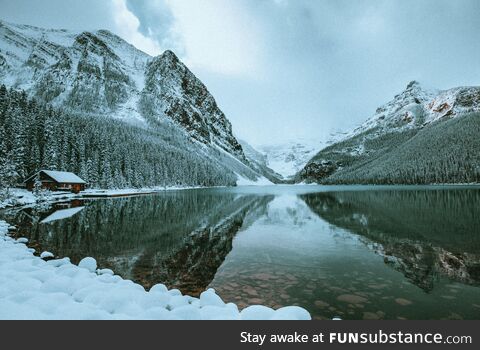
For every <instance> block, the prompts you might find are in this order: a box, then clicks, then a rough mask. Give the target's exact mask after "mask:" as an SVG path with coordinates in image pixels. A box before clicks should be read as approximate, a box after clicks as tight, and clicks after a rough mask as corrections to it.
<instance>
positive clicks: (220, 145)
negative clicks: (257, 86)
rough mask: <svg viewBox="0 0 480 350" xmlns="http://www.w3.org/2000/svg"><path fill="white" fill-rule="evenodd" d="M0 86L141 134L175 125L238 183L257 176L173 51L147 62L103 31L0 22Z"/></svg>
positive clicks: (199, 84)
mask: <svg viewBox="0 0 480 350" xmlns="http://www.w3.org/2000/svg"><path fill="white" fill-rule="evenodd" d="M0 84H5V85H6V86H7V87H12V88H15V89H21V90H24V91H26V92H27V94H28V95H29V96H30V97H35V98H37V99H38V100H41V101H44V102H47V103H49V104H51V105H52V106H54V107H56V108H59V109H61V110H62V111H71V112H75V113H82V114H83V115H92V116H97V115H101V116H107V117H111V118H114V119H119V120H121V121H124V122H127V123H129V124H133V125H136V126H139V127H142V128H162V127H164V126H168V127H172V126H173V127H175V128H176V129H178V130H180V131H181V132H183V133H185V134H186V135H187V136H188V137H189V138H190V139H191V140H192V142H194V143H196V144H197V145H198V147H197V148H198V152H199V153H203V154H204V155H205V156H209V157H216V158H217V160H218V161H220V162H222V163H223V164H224V165H225V167H226V168H227V169H228V170H229V171H232V172H234V173H237V174H239V175H240V176H241V177H243V178H248V179H250V180H253V181H254V180H256V179H258V178H260V177H261V175H260V174H258V173H257V172H256V171H255V170H253V169H252V166H251V165H250V163H249V162H248V160H247V158H246V157H245V154H244V152H243V149H242V147H241V145H240V144H239V142H238V141H237V139H236V138H235V137H234V136H233V133H232V125H231V123H230V121H229V120H228V119H227V118H226V116H225V115H224V113H223V112H222V111H221V110H220V109H219V107H218V105H217V103H216V101H215V99H214V97H213V96H212V95H211V94H210V93H209V92H208V90H207V88H206V87H205V85H204V84H203V83H202V82H201V81H200V80H199V79H197V78H196V77H195V75H194V74H193V73H192V72H191V71H190V70H189V69H188V68H187V67H186V66H185V65H184V64H183V63H182V62H181V61H180V60H179V59H178V57H177V56H176V55H175V54H174V53H173V52H171V51H166V52H164V53H163V54H162V55H160V56H158V57H151V56H149V55H147V54H146V53H144V52H142V51H140V50H138V49H136V48H135V47H134V46H132V45H130V44H129V43H127V42H126V41H124V40H123V39H121V38H120V37H118V36H116V35H114V34H112V33H110V32H109V31H105V30H99V31H95V32H83V33H74V32H70V31H66V30H51V29H42V28H37V27H33V26H28V25H17V24H11V23H6V22H2V21H0Z"/></svg>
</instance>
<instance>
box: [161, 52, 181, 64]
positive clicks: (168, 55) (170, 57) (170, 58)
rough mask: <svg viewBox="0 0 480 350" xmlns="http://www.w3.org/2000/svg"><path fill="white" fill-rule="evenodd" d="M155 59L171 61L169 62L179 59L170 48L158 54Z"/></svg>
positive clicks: (175, 61)
mask: <svg viewBox="0 0 480 350" xmlns="http://www.w3.org/2000/svg"><path fill="white" fill-rule="evenodd" d="M157 59H158V60H160V61H164V62H171V63H177V62H179V61H180V59H179V58H178V57H177V55H175V53H174V52H173V51H171V50H166V51H165V52H164V53H162V54H161V55H160V56H158V57H157Z"/></svg>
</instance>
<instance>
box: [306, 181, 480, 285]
mask: <svg viewBox="0 0 480 350" xmlns="http://www.w3.org/2000/svg"><path fill="white" fill-rule="evenodd" d="M300 197H301V198H302V199H303V200H304V201H305V203H307V205H308V206H309V207H310V209H311V210H312V211H313V212H315V213H316V214H317V215H319V216H320V217H321V218H322V219H324V220H326V221H327V222H329V223H331V224H333V225H335V226H337V227H341V228H344V229H347V230H349V231H351V232H353V233H356V234H359V235H361V236H363V237H366V238H367V239H368V240H367V241H366V243H367V244H368V245H369V246H370V247H371V248H372V249H374V250H375V251H376V252H377V253H378V254H381V255H382V256H384V257H385V262H386V263H387V264H391V265H392V266H393V267H394V268H395V269H397V270H399V271H401V272H402V273H403V274H404V275H405V276H406V277H407V278H408V279H409V280H410V281H411V282H412V283H414V284H416V285H417V286H419V287H420V288H422V289H424V290H425V291H427V292H428V291H431V290H432V289H433V287H434V283H435V281H436V280H437V277H438V275H439V274H442V275H445V276H447V277H449V278H451V279H453V280H456V281H458V282H462V283H466V284H471V285H478V284H480V216H479V215H478V208H479V204H480V191H478V190H467V189H459V190H418V191H412V190H408V191H403V190H392V191H390V190H387V191H358V192H330V193H316V194H306V195H302V196H300Z"/></svg>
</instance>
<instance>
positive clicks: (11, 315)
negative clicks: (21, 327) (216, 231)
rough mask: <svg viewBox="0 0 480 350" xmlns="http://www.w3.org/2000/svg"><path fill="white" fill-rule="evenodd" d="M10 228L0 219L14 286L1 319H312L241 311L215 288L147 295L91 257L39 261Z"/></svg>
mask: <svg viewBox="0 0 480 350" xmlns="http://www.w3.org/2000/svg"><path fill="white" fill-rule="evenodd" d="M12 229H13V227H12V226H10V225H9V224H8V223H7V222H5V221H1V220H0V252H1V254H0V275H4V276H1V277H3V278H4V280H8V281H9V282H10V283H8V284H7V285H6V286H5V287H6V290H4V292H3V293H2V297H1V298H0V310H2V311H1V313H0V319H11V320H13V319H16V320H33V319H38V320H311V316H310V314H309V313H308V312H307V311H306V310H305V309H303V308H300V307H296V306H292V307H284V308H281V309H278V310H273V309H271V308H268V307H264V306H259V305H257V306H251V307H248V308H245V309H244V310H242V311H240V310H239V309H238V307H237V305H235V304H233V303H225V302H223V300H222V299H221V298H220V297H219V296H218V295H217V294H216V292H215V291H214V290H213V289H208V290H206V291H205V292H203V293H202V294H201V295H200V297H199V298H194V297H190V296H187V295H182V293H181V292H180V291H179V290H177V289H171V290H168V289H167V287H165V285H163V284H157V285H155V286H154V287H153V288H151V289H150V290H149V291H146V290H145V289H144V287H142V286H141V285H139V284H136V283H134V282H132V281H131V280H125V279H123V278H121V277H120V276H118V275H115V274H114V272H113V271H111V270H108V269H99V268H97V263H96V261H95V259H93V258H85V259H83V260H82V261H81V262H80V263H79V264H78V266H77V265H74V264H72V263H71V262H70V259H69V258H63V259H57V260H48V261H46V260H47V258H46V257H49V256H51V255H52V254H51V253H48V252H43V253H42V256H44V257H45V259H42V258H41V257H37V256H35V255H34V249H32V248H28V247H27V245H26V244H27V243H28V240H27V239H26V238H18V239H14V238H12V237H10V235H9V232H11V231H12ZM13 275H14V276H15V279H13V278H11V276H13ZM9 276H10V277H9ZM27 285H28V286H29V287H27V288H26V286H27Z"/></svg>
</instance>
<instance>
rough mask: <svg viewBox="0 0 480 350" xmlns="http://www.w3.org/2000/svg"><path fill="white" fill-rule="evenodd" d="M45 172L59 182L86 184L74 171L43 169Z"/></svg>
mask: <svg viewBox="0 0 480 350" xmlns="http://www.w3.org/2000/svg"><path fill="white" fill-rule="evenodd" d="M42 172H44V173H45V174H47V175H48V176H50V177H51V178H52V179H54V180H55V181H57V182H59V183H66V184H86V182H85V181H83V180H82V179H81V178H79V177H78V176H77V175H75V174H74V173H67V172H64V171H53V170H42Z"/></svg>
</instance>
